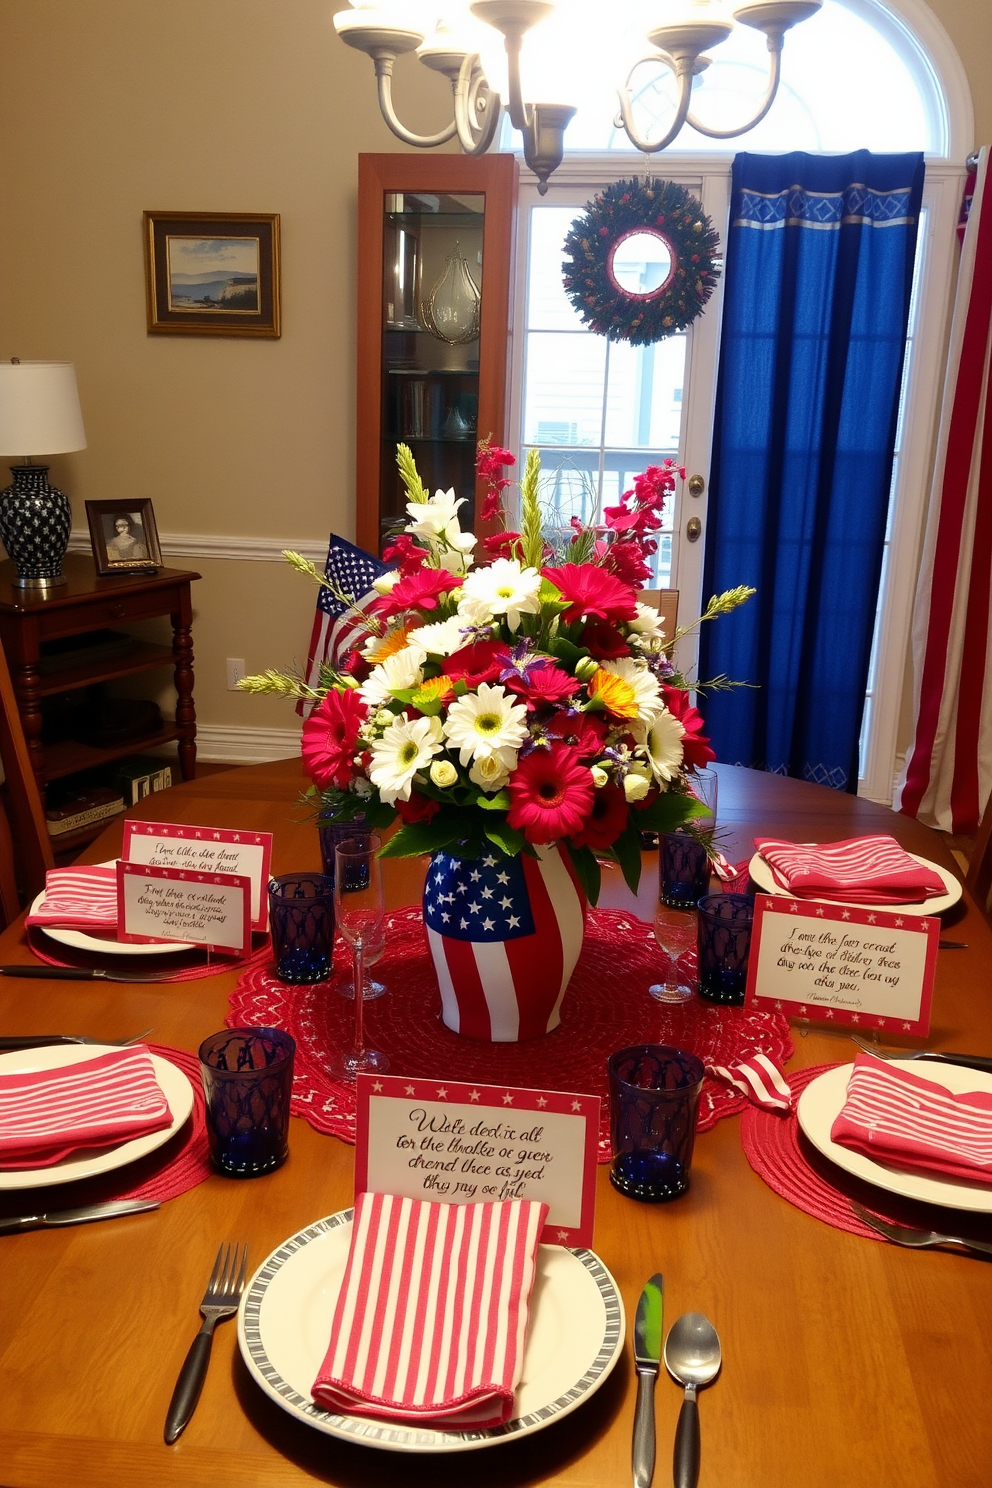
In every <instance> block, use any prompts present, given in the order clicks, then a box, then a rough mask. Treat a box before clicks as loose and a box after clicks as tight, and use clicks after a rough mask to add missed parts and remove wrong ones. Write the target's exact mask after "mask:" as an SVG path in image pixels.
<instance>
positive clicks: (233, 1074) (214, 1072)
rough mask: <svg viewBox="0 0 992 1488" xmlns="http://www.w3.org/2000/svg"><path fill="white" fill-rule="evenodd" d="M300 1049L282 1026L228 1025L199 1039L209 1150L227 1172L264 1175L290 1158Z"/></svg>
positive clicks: (255, 1176)
mask: <svg viewBox="0 0 992 1488" xmlns="http://www.w3.org/2000/svg"><path fill="white" fill-rule="evenodd" d="M295 1053H296V1044H295V1042H294V1040H293V1039H292V1038H291V1037H290V1035H289V1034H288V1033H284V1032H283V1030H282V1029H281V1028H225V1029H223V1030H222V1031H221V1032H220V1033H214V1034H211V1036H210V1038H208V1039H204V1041H203V1043H202V1044H201V1045H200V1079H201V1080H202V1082H203V1094H204V1096H205V1097H206V1102H207V1139H208V1141H209V1144H210V1156H211V1158H212V1159H213V1163H214V1166H215V1167H216V1168H219V1170H220V1171H221V1172H222V1173H224V1174H226V1176H227V1177H228V1178H259V1177H261V1176H262V1174H263V1173H272V1172H274V1171H275V1170H276V1168H278V1167H281V1166H282V1164H283V1163H284V1162H285V1161H286V1158H287V1156H288V1153H289V1107H290V1099H291V1097H292V1094H293V1055H294V1054H295Z"/></svg>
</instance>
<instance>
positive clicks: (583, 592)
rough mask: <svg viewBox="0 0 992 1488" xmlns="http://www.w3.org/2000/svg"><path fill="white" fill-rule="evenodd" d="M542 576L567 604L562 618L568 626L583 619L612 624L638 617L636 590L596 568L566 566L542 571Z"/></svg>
mask: <svg viewBox="0 0 992 1488" xmlns="http://www.w3.org/2000/svg"><path fill="white" fill-rule="evenodd" d="M541 573H542V574H543V576H544V577H545V578H546V579H548V580H549V582H550V583H552V584H554V585H555V587H556V588H557V589H560V590H561V595H562V598H563V599H566V600H568V609H567V610H566V611H565V613H564V614H563V615H562V619H563V621H564V622H565V624H566V625H571V624H572V622H573V621H574V620H580V619H581V618H582V616H583V615H588V616H589V617H590V618H593V619H598V620H606V621H608V622H609V623H611V624H612V623H613V622H615V621H617V620H633V618H634V616H635V615H636V614H637V609H636V596H635V594H634V591H633V589H631V588H630V586H629V585H628V584H622V583H621V582H620V580H619V579H617V578H614V576H613V574H610V573H607V572H606V571H605V570H604V569H602V568H597V567H596V566H595V564H592V563H564V564H562V566H561V568H543V569H542V570H541Z"/></svg>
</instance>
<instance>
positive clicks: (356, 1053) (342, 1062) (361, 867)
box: [331, 832, 389, 1080]
mask: <svg viewBox="0 0 992 1488" xmlns="http://www.w3.org/2000/svg"><path fill="white" fill-rule="evenodd" d="M380 845H381V844H380V840H379V837H378V836H377V835H376V833H375V832H356V833H355V835H354V836H353V837H349V838H348V839H347V840H346V841H344V842H339V843H338V844H337V846H336V847H335V849H334V913H335V918H336V920H337V927H338V929H339V930H340V931H341V934H342V935H343V936H344V938H345V940H346V941H347V942H348V944H349V945H350V946H351V950H352V956H353V962H354V986H355V987H356V988H357V987H363V986H364V985H365V954H366V951H368V952H369V953H371V954H373V955H374V956H375V957H376V959H377V960H378V957H379V956H380V955H381V954H382V949H381V948H382V946H383V944H384V942H385V928H384V916H385V905H384V903H383V897H382V872H381V869H380V866H379V858H378V853H379V847H380ZM353 1001H354V1004H355V1033H354V1039H353V1042H352V1046H351V1049H350V1050H349V1051H348V1052H344V1051H342V1052H341V1053H340V1054H338V1055H336V1056H335V1058H334V1060H333V1062H332V1065H331V1069H332V1071H333V1073H334V1074H336V1075H337V1076H338V1077H339V1079H342V1080H354V1079H355V1078H356V1076H357V1075H359V1074H364V1073H366V1072H370V1073H371V1072H374V1071H379V1072H380V1073H381V1072H382V1071H384V1070H388V1068H389V1060H388V1058H387V1057H386V1055H385V1054H383V1053H381V1052H380V1051H379V1050H378V1049H368V1048H366V1046H365V998H364V997H353Z"/></svg>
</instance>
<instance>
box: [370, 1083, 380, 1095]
mask: <svg viewBox="0 0 992 1488" xmlns="http://www.w3.org/2000/svg"><path fill="white" fill-rule="evenodd" d="M372 1089H373V1090H374V1091H375V1093H376V1095H378V1094H379V1092H380V1091H381V1090H382V1081H381V1080H375V1081H374V1082H373V1085H372Z"/></svg>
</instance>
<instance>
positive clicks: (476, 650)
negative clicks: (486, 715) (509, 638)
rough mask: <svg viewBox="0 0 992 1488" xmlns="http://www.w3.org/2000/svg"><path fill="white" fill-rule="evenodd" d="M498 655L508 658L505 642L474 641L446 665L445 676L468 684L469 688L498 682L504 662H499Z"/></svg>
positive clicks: (453, 656) (448, 660)
mask: <svg viewBox="0 0 992 1488" xmlns="http://www.w3.org/2000/svg"><path fill="white" fill-rule="evenodd" d="M497 653H499V654H500V655H502V656H503V657H505V656H506V642H505V641H473V643H472V645H471V646H463V647H462V649H461V650H460V651H455V652H453V653H452V654H451V656H449V657H448V658H447V659H446V661H445V663H444V675H445V676H446V677H450V678H451V680H452V682H467V683H468V685H469V687H478V685H479V683H480V682H498V681H499V675H500V672H502V670H503V666H504V662H503V661H499V660H497Z"/></svg>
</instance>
